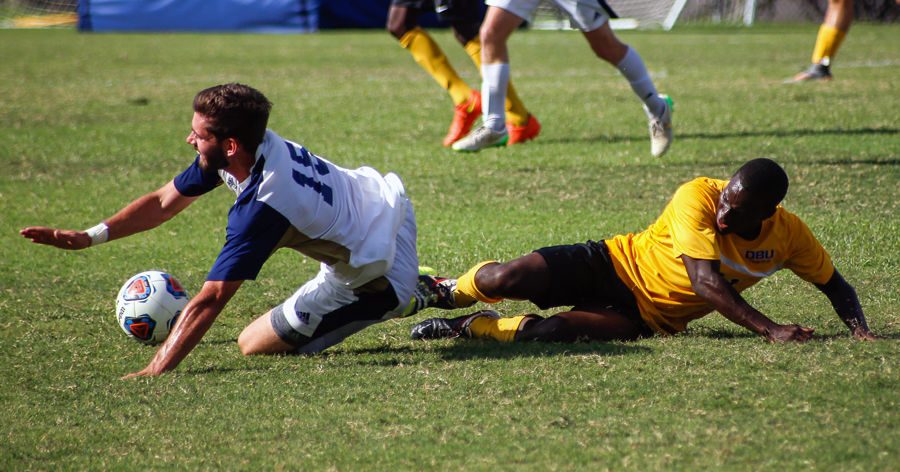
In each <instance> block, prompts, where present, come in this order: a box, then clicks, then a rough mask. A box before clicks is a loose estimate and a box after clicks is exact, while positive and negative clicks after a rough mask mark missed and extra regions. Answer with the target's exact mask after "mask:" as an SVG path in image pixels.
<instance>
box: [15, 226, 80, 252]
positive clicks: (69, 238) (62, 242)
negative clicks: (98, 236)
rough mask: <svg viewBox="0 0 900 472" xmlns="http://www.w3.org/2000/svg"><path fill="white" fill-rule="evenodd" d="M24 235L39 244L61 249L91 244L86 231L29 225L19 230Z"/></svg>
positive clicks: (77, 247) (78, 247)
mask: <svg viewBox="0 0 900 472" xmlns="http://www.w3.org/2000/svg"><path fill="white" fill-rule="evenodd" d="M19 234H21V235H22V236H23V237H25V238H27V239H30V240H31V242H33V243H37V244H46V245H48V246H54V247H58V248H60V249H73V250H74V249H84V248H87V247H90V246H91V237H90V236H88V234H87V233H86V232H84V231H72V230H68V229H56V228H47V227H44V226H29V227H28V228H25V229H23V230H22V231H19Z"/></svg>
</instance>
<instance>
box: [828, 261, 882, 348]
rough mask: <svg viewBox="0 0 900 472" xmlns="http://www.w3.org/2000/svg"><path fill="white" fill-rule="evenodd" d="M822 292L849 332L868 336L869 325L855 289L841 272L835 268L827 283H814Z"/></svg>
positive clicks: (869, 333)
mask: <svg viewBox="0 0 900 472" xmlns="http://www.w3.org/2000/svg"><path fill="white" fill-rule="evenodd" d="M816 287H818V288H819V290H821V291H822V293H824V294H825V296H826V297H828V301H830V302H831V306H832V307H833V308H834V311H835V312H836V313H837V314H838V316H839V317H840V318H841V321H843V322H844V324H845V325H847V327H848V328H850V332H851V333H853V334H854V335H855V336H857V337H870V336H871V332H870V331H869V325H868V323H866V316H865V314H863V309H862V305H860V303H859V297H858V296H857V295H856V290H854V289H853V286H852V285H850V284H849V283H848V282H847V281H846V280H845V279H844V277H843V276H841V274H840V273H839V272H838V271H837V270H835V271H834V275H832V277H831V279H830V280H829V281H828V283H826V284H824V285H816Z"/></svg>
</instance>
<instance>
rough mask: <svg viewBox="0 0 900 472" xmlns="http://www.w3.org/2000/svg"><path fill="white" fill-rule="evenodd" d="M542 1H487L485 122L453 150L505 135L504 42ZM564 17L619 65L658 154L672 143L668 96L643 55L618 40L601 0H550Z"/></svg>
mask: <svg viewBox="0 0 900 472" xmlns="http://www.w3.org/2000/svg"><path fill="white" fill-rule="evenodd" d="M540 2H541V0H487V2H485V3H487V5H488V11H487V14H486V15H485V18H484V23H482V25H481V43H482V45H483V48H482V52H481V61H482V64H481V80H482V83H481V96H482V99H483V100H484V104H483V108H484V120H483V123H482V125H481V126H480V127H478V128H476V129H475V130H474V131H473V132H472V133H470V134H469V135H468V136H466V137H465V138H463V139H461V140H459V141H457V142H456V144H454V145H453V149H454V150H456V151H478V150H481V149H484V148H487V147H492V146H500V145H503V143H504V142H505V141H506V140H507V139H508V135H507V131H506V127H505V126H504V122H505V118H504V110H503V101H504V98H505V94H506V84H507V83H508V82H509V77H510V64H509V52H508V50H507V46H506V43H507V40H508V39H509V37H510V35H512V33H513V31H515V30H516V29H517V28H518V27H519V26H520V25H521V24H522V22H523V21H525V20H528V19H531V17H532V16H533V15H534V12H535V10H536V9H537V7H538V5H539V4H540ZM553 3H554V4H556V6H557V7H559V9H560V10H561V11H563V12H565V13H566V15H568V17H569V20H570V21H571V23H572V26H573V27H575V28H578V29H579V30H581V32H582V33H583V34H584V37H585V39H587V42H588V44H589V45H590V46H591V49H592V50H593V51H594V53H595V54H596V55H597V57H599V58H600V59H603V60H604V61H606V62H608V63H610V64H612V65H613V66H614V67H616V68H617V69H619V71H620V72H621V73H622V75H624V76H625V78H626V79H627V80H628V82H629V84H631V89H632V90H633V91H634V93H635V95H637V97H638V98H639V99H640V100H641V101H642V102H643V106H644V112H645V113H646V114H647V118H648V120H649V124H650V141H651V153H652V154H653V155H654V156H661V155H663V154H665V152H666V151H667V150H668V149H669V145H670V144H671V143H672V104H671V100H670V99H669V98H668V97H666V96H664V95H660V94H659V93H657V91H656V87H655V86H654V85H653V80H652V79H651V78H650V74H649V73H647V68H646V66H645V65H644V61H643V60H642V59H641V56H640V55H639V54H638V53H637V51H635V50H634V49H632V48H631V47H629V46H628V45H627V44H624V43H622V42H621V41H619V39H618V38H617V37H616V35H615V33H613V31H612V29H611V28H610V26H609V19H610V17H613V18H615V17H616V16H615V13H614V12H613V11H612V10H611V9H610V8H609V6H608V5H606V2H605V1H603V0H553Z"/></svg>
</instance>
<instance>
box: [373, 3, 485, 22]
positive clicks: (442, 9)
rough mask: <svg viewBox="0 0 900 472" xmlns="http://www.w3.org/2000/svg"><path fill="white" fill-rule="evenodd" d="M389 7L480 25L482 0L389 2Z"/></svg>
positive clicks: (482, 16) (482, 7)
mask: <svg viewBox="0 0 900 472" xmlns="http://www.w3.org/2000/svg"><path fill="white" fill-rule="evenodd" d="M391 6H394V7H405V8H410V9H414V10H421V11H426V10H433V11H434V12H435V13H437V15H438V18H439V19H440V20H441V21H447V22H457V21H468V22H474V23H477V24H479V25H480V24H481V20H482V19H483V18H484V9H485V7H484V0H391Z"/></svg>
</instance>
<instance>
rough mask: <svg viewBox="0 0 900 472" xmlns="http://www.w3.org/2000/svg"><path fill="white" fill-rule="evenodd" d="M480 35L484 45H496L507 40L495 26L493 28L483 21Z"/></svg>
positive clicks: (479, 31)
mask: <svg viewBox="0 0 900 472" xmlns="http://www.w3.org/2000/svg"><path fill="white" fill-rule="evenodd" d="M478 37H479V38H480V39H481V45H482V47H485V46H494V45H497V44H500V43H502V42H503V41H505V38H503V37H502V36H501V35H500V34H499V33H497V30H496V29H495V28H491V27H490V26H489V25H487V24H485V23H482V25H481V28H480V29H479V30H478Z"/></svg>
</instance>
